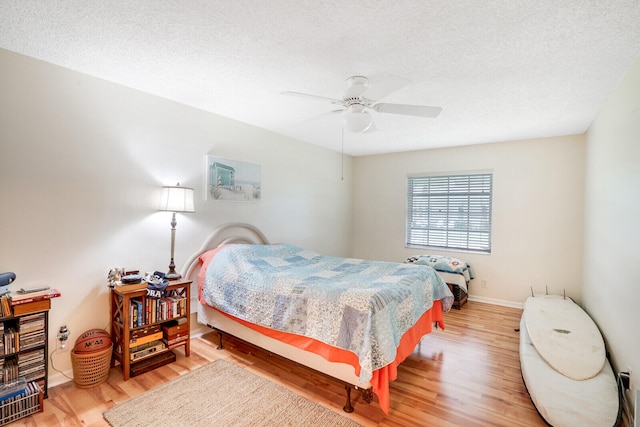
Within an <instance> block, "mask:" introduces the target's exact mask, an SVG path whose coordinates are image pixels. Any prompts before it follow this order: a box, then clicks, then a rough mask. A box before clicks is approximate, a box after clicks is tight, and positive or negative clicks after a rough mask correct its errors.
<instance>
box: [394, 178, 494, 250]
mask: <svg viewBox="0 0 640 427" xmlns="http://www.w3.org/2000/svg"><path fill="white" fill-rule="evenodd" d="M492 190H493V174H491V173H481V174H470V175H449V176H410V177H408V181H407V230H406V245H407V246H408V247H431V248H440V249H453V250H469V251H474V252H487V253H489V252H491V195H492Z"/></svg>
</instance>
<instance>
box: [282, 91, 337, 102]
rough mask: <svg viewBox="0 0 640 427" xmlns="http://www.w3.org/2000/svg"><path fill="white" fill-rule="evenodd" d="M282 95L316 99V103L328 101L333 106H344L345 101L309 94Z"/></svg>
mask: <svg viewBox="0 0 640 427" xmlns="http://www.w3.org/2000/svg"><path fill="white" fill-rule="evenodd" d="M280 95H287V96H297V97H300V98H307V99H314V100H316V101H328V102H330V103H332V104H337V105H344V101H342V100H341V99H335V98H327V97H326V96H318V95H310V94H308V93H300V92H291V91H285V92H280Z"/></svg>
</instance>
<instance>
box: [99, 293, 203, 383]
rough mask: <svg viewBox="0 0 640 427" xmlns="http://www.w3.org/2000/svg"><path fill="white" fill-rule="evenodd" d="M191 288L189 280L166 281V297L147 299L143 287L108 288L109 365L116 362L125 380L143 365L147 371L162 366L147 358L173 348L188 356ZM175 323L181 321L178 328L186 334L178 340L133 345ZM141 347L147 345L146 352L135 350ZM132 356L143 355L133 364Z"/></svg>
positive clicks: (113, 364) (164, 338) (164, 339)
mask: <svg viewBox="0 0 640 427" xmlns="http://www.w3.org/2000/svg"><path fill="white" fill-rule="evenodd" d="M190 287H191V281H187V280H178V281H172V282H169V285H167V288H166V292H165V294H166V297H165V298H151V297H147V289H146V287H145V288H140V287H136V286H133V287H132V288H133V289H131V290H129V289H127V287H126V286H124V287H115V288H112V289H111V298H110V300H111V339H112V341H113V343H114V347H113V355H112V359H111V366H112V367H114V366H116V362H119V363H120V366H121V367H122V375H123V377H124V379H125V381H126V380H128V379H129V378H130V377H131V376H133V375H132V372H133V371H134V370H135V368H136V367H139V366H143V365H145V366H150V368H148V369H153V368H154V367H157V366H160V364H163V363H165V362H158V363H159V364H157V366H156V365H154V364H150V359H151V358H155V357H158V356H160V355H161V354H164V353H168V352H170V351H171V350H173V349H175V348H178V347H184V354H185V356H187V357H189V353H190V345H191V343H190V337H189V333H188V332H189V330H190V324H189V321H190V320H189V316H190V312H191V307H190V304H191V298H190V295H189V293H190ZM176 321H179V322H181V323H180V327H181V328H182V329H183V330H185V331H186V332H187V333H186V335H183V336H184V338H183V339H182V340H181V341H178V342H173V343H171V342H170V343H169V344H167V341H168V340H167V339H166V338H168V337H166V336H165V337H163V339H162V341H161V342H162V344H161V345H153V343H155V340H154V341H151V342H144V343H143V344H138V345H136V340H138V342H142V341H146V340H144V339H140V338H141V337H149V336H151V335H154V334H157V333H158V331H162V329H163V326H164V327H167V326H172V325H174V324H175V323H176ZM165 329H166V328H165ZM132 340H133V342H132ZM142 346H147V348H148V351H149V352H148V353H146V352H143V353H140V352H139V351H135V350H136V349H139V348H142ZM132 350H133V351H132ZM132 354H134V355H135V356H139V355H140V354H145V356H143V357H140V358H138V359H137V360H135V361H134V360H132V357H134V356H132ZM164 360H165V361H169V360H172V359H166V358H165V359H164ZM138 371H140V370H138ZM144 372H146V370H144Z"/></svg>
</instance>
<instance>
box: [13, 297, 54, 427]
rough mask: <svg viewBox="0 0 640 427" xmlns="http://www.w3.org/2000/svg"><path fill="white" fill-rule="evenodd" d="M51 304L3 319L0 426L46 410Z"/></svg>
mask: <svg viewBox="0 0 640 427" xmlns="http://www.w3.org/2000/svg"><path fill="white" fill-rule="evenodd" d="M47 303H48V304H45V305H42V304H40V305H38V306H39V307H44V308H41V309H38V311H34V312H29V313H25V314H21V315H18V316H6V317H2V318H0V328H1V330H0V335H1V337H2V340H1V341H2V342H1V343H0V372H1V375H0V425H4V424H6V423H9V422H12V421H15V420H17V419H19V418H23V417H26V416H28V415H31V414H33V413H35V412H41V411H42V410H43V403H42V399H44V398H46V397H47V389H48V382H49V380H48V374H49V367H48V363H47V362H48V354H49V348H48V336H49V308H50V307H51V305H50V301H48V300H47ZM32 307H35V305H34V306H32ZM34 383H37V385H38V386H37V387H35V386H33V384H34ZM21 384H23V385H24V387H23V386H22V385H21ZM12 391H15V393H13V392H12ZM23 391H24V392H23Z"/></svg>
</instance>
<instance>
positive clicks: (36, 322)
mask: <svg viewBox="0 0 640 427" xmlns="http://www.w3.org/2000/svg"><path fill="white" fill-rule="evenodd" d="M18 325H19V329H20V350H28V349H30V348H33V347H38V346H42V345H44V340H45V336H44V313H35V314H29V315H26V316H23V317H21V318H20V320H19V321H18Z"/></svg>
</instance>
